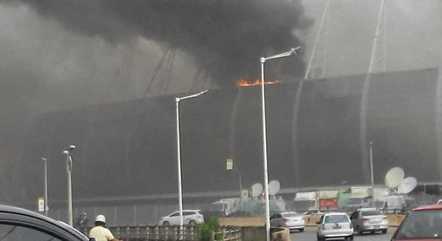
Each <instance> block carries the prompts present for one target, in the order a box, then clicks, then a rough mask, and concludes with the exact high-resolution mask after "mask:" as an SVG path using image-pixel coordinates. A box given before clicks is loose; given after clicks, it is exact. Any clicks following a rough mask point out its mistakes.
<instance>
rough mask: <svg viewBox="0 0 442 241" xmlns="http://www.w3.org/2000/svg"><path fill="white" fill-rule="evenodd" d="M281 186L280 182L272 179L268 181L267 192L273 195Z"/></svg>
mask: <svg viewBox="0 0 442 241" xmlns="http://www.w3.org/2000/svg"><path fill="white" fill-rule="evenodd" d="M280 188H281V184H280V183H279V181H278V180H273V181H270V182H269V194H270V195H275V194H277V193H278V192H279V189H280Z"/></svg>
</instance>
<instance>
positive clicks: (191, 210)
mask: <svg viewBox="0 0 442 241" xmlns="http://www.w3.org/2000/svg"><path fill="white" fill-rule="evenodd" d="M179 211H180V210H175V211H173V213H175V212H179ZM183 212H201V210H199V209H183Z"/></svg>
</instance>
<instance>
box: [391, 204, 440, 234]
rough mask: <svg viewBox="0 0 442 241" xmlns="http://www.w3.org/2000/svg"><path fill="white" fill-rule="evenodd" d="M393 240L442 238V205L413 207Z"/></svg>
mask: <svg viewBox="0 0 442 241" xmlns="http://www.w3.org/2000/svg"><path fill="white" fill-rule="evenodd" d="M392 240H393V241H401V240H408V241H418V240H421V241H423V240H425V241H430V240H431V241H433V240H442V205H438V204H436V205H429V206H422V207H418V208H416V209H413V211H411V212H410V213H409V214H408V215H407V216H406V217H405V219H404V221H402V223H401V225H400V226H399V228H398V229H397V231H396V233H395V234H394V235H393V239H392Z"/></svg>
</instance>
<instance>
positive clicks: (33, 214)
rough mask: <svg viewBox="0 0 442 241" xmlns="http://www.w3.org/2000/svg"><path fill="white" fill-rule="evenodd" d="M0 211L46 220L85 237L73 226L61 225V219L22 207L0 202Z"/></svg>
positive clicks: (77, 235)
mask: <svg viewBox="0 0 442 241" xmlns="http://www.w3.org/2000/svg"><path fill="white" fill-rule="evenodd" d="M0 213H9V214H15V215H21V216H26V217H30V218H35V219H38V220H41V221H44V222H47V223H49V224H52V225H55V226H57V227H59V228H61V229H63V230H65V231H67V232H69V233H70V234H73V235H74V236H76V237H79V238H81V239H84V238H87V237H86V236H85V235H84V234H82V233H81V232H80V231H78V230H76V229H75V228H73V227H71V226H69V225H67V224H66V225H63V224H62V222H61V221H58V220H55V219H52V218H49V217H46V216H44V215H42V214H40V213H36V212H33V211H30V210H27V209H24V208H20V207H15V206H9V205H4V204H0Z"/></svg>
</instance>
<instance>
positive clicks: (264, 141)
mask: <svg viewBox="0 0 442 241" xmlns="http://www.w3.org/2000/svg"><path fill="white" fill-rule="evenodd" d="M300 48H301V47H299V46H298V47H296V48H292V49H290V50H289V51H287V52H283V53H280V54H277V55H273V56H269V57H261V58H260V62H261V109H262V110H261V114H262V155H263V159H264V192H265V209H266V210H265V211H266V217H265V221H266V240H267V241H270V203H269V173H268V168H267V129H266V103H265V88H264V86H265V83H264V75H265V74H264V64H265V63H266V62H267V61H268V60H273V59H279V58H285V57H289V56H291V55H293V54H296V51H297V50H299V49H300Z"/></svg>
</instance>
